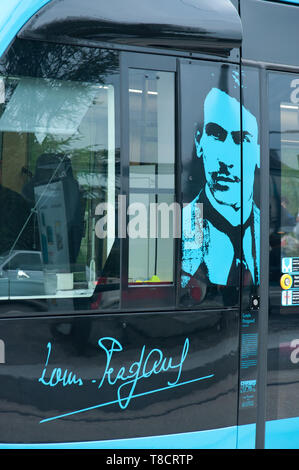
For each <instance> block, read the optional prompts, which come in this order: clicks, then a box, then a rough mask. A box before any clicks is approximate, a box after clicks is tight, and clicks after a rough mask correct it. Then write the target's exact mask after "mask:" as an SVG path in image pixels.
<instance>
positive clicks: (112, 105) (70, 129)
mask: <svg viewBox="0 0 299 470" xmlns="http://www.w3.org/2000/svg"><path fill="white" fill-rule="evenodd" d="M29 44H30V43H29ZM28 47H29V46H28ZM36 48H37V49H38V48H41V49H42V51H40V52H41V54H40V55H39V61H40V62H44V67H42V64H40V63H39V64H37V63H36V62H35V59H36V60H37V53H36ZM29 49H30V50H32V54H31V55H30V56H31V59H30V60H31V63H29V64H28V63H27V68H28V69H29V70H30V75H35V73H38V75H41V76H22V75H18V74H17V73H15V74H14V75H13V76H12V75H8V74H7V75H6V76H2V77H1V79H0V84H1V86H0V91H1V93H0V101H1V104H0V133H1V142H2V146H1V163H2V175H1V196H2V200H1V202H2V204H1V208H2V210H1V218H2V219H1V220H2V225H1V230H2V233H1V237H0V239H1V242H0V244H1V248H0V255H1V266H2V271H1V272H2V278H1V280H4V279H7V281H8V285H9V296H10V299H11V300H18V299H20V298H22V299H26V298H31V299H36V298H39V299H40V300H44V301H45V302H44V304H43V306H44V307H43V308H46V307H47V306H48V307H49V305H50V304H51V305H52V306H53V305H54V304H53V302H47V299H50V298H52V299H53V298H55V299H57V301H56V302H55V305H56V308H57V309H59V308H60V305H61V308H63V310H66V309H71V310H73V309H82V308H83V309H86V308H87V309H89V308H98V307H100V306H101V305H103V304H105V307H108V308H115V307H117V306H118V301H119V298H118V297H119V291H117V292H118V294H116V289H118V288H119V248H118V243H117V242H116V240H115V233H114V220H115V207H116V204H115V201H116V198H117V196H118V185H119V130H118V127H119V116H118V108H119V106H118V96H119V75H118V72H117V66H116V64H117V60H116V59H117V57H116V55H115V54H114V55H112V57H111V58H110V61H109V60H107V54H108V53H107V51H99V50H96V49H88V48H82V49H77V48H73V47H69V46H59V47H58V46H57V45H56V46H50V45H43V44H40V45H38V44H37V45H36V46H34V45H31V46H30V47H29ZM17 52H18V51H17ZM27 53H28V51H27ZM24 55H25V57H26V50H25V52H24ZM28 56H29V54H28ZM41 58H42V59H41ZM112 59H113V60H112ZM28 60H29V58H28ZM94 61H97V62H98V64H99V69H98V71H97V73H96V71H95V70H93V69H92V68H91V69H90V71H91V73H90V79H89V80H88V79H87V80H86V79H84V80H82V79H81V75H82V73H81V68H82V67H83V69H84V64H85V67H86V66H87V64H89V63H92V64H94ZM105 61H106V65H105ZM93 67H94V65H93ZM111 69H112V70H111ZM113 69H115V70H113ZM63 70H65V73H63V72H62V71H63ZM43 71H46V76H43V75H44V74H43ZM15 72H19V73H20V71H15ZM84 73H85V71H84V70H83V74H84ZM56 77H59V78H56ZM62 77H64V78H62ZM84 78H85V77H84ZM86 78H87V77H86ZM2 213H3V215H2ZM3 217H4V218H3ZM3 221H5V222H6V223H5V224H3ZM107 234H108V236H107ZM111 290H113V294H112V295H109V293H110V291H111ZM3 295H5V294H3ZM0 296H2V294H1V292H0ZM65 298H68V299H71V300H70V302H68V303H65V302H64V303H60V302H59V299H65ZM72 299H76V300H74V301H72ZM78 299H80V301H79V300H78ZM51 309H53V308H52V307H51Z"/></svg>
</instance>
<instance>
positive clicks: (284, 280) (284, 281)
mask: <svg viewBox="0 0 299 470" xmlns="http://www.w3.org/2000/svg"><path fill="white" fill-rule="evenodd" d="M292 284H293V279H292V276H290V275H289V274H284V275H283V276H281V278H280V285H281V287H282V288H283V289H289V288H290V287H292Z"/></svg>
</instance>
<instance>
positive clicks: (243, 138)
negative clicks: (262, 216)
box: [196, 88, 259, 210]
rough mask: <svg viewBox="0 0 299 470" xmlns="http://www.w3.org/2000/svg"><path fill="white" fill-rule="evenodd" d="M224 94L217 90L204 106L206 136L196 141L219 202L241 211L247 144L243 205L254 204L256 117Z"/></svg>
mask: <svg viewBox="0 0 299 470" xmlns="http://www.w3.org/2000/svg"><path fill="white" fill-rule="evenodd" d="M242 119H243V132H241V129H240V103H239V102H238V101H237V100H236V99H235V98H232V97H231V96H229V95H227V94H226V93H224V92H223V91H221V90H219V89H217V88H213V89H212V90H211V91H210V92H209V93H208V95H207V97H206V100H205V104H204V128H203V135H202V137H201V139H200V141H198V140H199V139H197V140H196V148H197V155H198V156H199V157H200V156H202V157H203V163H204V170H205V176H206V181H207V184H208V186H209V188H210V191H211V193H212V195H213V197H214V198H215V200H216V201H217V202H218V203H220V204H225V205H228V206H231V207H233V208H234V209H235V210H238V209H239V208H240V206H241V145H242V143H243V175H244V184H243V202H244V205H246V204H252V192H253V182H254V172H255V168H256V166H257V165H259V146H258V143H257V135H258V127H257V121H256V118H255V117H254V116H253V114H251V113H250V112H249V111H248V110H247V109H246V108H244V106H243V108H242Z"/></svg>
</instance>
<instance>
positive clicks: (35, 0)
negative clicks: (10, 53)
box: [0, 0, 51, 56]
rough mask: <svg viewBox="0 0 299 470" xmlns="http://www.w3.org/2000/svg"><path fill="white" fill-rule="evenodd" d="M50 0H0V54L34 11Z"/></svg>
mask: <svg viewBox="0 0 299 470" xmlns="http://www.w3.org/2000/svg"><path fill="white" fill-rule="evenodd" d="M49 1H51V0H10V1H9V2H1V9H0V56H1V55H2V54H3V53H4V52H5V51H6V49H7V48H8V46H9V44H10V43H11V42H12V41H13V39H14V38H15V36H16V34H18V32H19V31H20V29H21V28H22V27H23V26H24V24H26V23H27V21H28V20H30V18H31V17H32V16H33V15H35V14H36V12H37V11H38V10H39V9H40V8H42V7H43V6H45V5H46V4H47V3H48V2H49Z"/></svg>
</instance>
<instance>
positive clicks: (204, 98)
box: [180, 60, 260, 448]
mask: <svg viewBox="0 0 299 470" xmlns="http://www.w3.org/2000/svg"><path fill="white" fill-rule="evenodd" d="M180 67H181V68H180V78H181V116H180V118H181V126H182V127H181V129H182V132H181V155H182V163H181V165H182V167H181V171H180V179H181V190H182V205H183V216H182V271H181V279H180V288H181V291H180V292H181V296H180V301H181V303H182V305H184V306H185V307H187V306H188V307H190V306H191V305H192V306H194V308H196V309H204V308H207V309H214V310H216V311H217V309H220V308H221V309H226V312H227V313H228V311H230V312H235V315H236V318H238V324H237V329H234V327H232V325H230V326H228V329H229V330H230V334H233V332H234V334H235V335H236V337H235V339H236V340H237V341H238V342H239V341H240V350H239V344H238V347H237V350H238V352H240V357H239V361H238V364H237V367H238V379H236V383H235V387H236V389H237V390H238V395H237V394H236V397H235V398H236V400H235V402H234V403H232V409H231V410H230V412H231V413H232V415H233V416H235V424H238V426H239V427H238V439H237V443H236V445H237V446H238V447H250V448H254V447H255V422H256V413H257V346H258V308H259V284H260V274H259V271H260V266H259V265H260V263H259V257H260V253H259V250H260V207H259V193H258V190H257V188H258V186H259V168H260V141H259V139H260V138H259V104H258V93H256V87H257V86H258V75H257V72H256V70H254V69H251V68H245V69H243V70H242V74H241V73H240V70H239V67H238V66H235V65H228V64H213V63H204V62H198V61H187V60H186V61H184V60H182V61H181V64H180ZM241 103H242V105H241ZM228 318H229V316H227V317H226V316H225V315H224V317H223V321H224V323H225V322H226V321H228ZM234 326H236V325H234ZM234 354H236V355H237V354H238V353H237V352H236V351H234ZM232 364H233V362H231V363H230V366H232ZM230 366H229V362H228V367H230Z"/></svg>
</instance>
